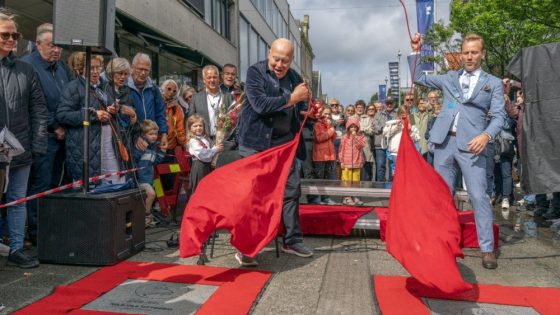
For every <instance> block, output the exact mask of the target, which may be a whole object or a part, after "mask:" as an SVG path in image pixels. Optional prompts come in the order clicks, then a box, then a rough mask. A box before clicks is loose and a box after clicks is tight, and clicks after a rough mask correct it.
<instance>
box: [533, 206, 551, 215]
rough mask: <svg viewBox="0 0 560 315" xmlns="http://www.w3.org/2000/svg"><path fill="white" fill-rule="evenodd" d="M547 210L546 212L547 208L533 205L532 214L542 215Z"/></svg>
mask: <svg viewBox="0 0 560 315" xmlns="http://www.w3.org/2000/svg"><path fill="white" fill-rule="evenodd" d="M547 212H548V208H545V207H539V206H536V207H535V212H533V215H534V216H535V217H542V216H543V214H545V213H547Z"/></svg>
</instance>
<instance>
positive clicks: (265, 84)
mask: <svg viewBox="0 0 560 315" xmlns="http://www.w3.org/2000/svg"><path fill="white" fill-rule="evenodd" d="M286 75H287V76H288V78H289V79H290V85H291V90H287V89H283V88H281V87H280V82H279V80H278V78H277V77H276V75H275V74H274V72H272V71H270V70H269V69H268V61H267V60H263V61H260V62H257V63H256V64H254V65H252V66H251V67H249V69H248V70H247V79H246V84H245V95H246V98H245V104H244V105H243V110H242V113H241V116H240V119H239V127H238V128H239V131H238V140H239V145H240V146H244V147H247V148H251V149H255V150H257V151H263V150H266V149H268V148H270V147H271V146H272V129H273V126H274V119H273V117H274V113H277V112H280V111H282V110H283V109H284V106H285V105H286V104H287V103H288V101H289V100H290V95H291V93H292V91H293V89H294V88H295V87H296V86H297V85H298V84H300V83H302V82H303V79H302V78H301V76H300V75H299V74H297V72H296V71H295V70H293V69H289V70H288V73H287V74H286ZM306 108H307V106H306V105H305V103H304V102H301V103H298V104H296V106H295V110H296V111H298V113H296V114H295V115H294V117H295V119H292V122H291V126H290V128H291V131H292V133H293V134H294V135H296V134H297V132H298V131H299V127H300V122H301V121H300V118H301V117H300V115H299V111H300V110H305V109H306ZM300 143H303V141H300ZM300 146H301V145H300ZM300 151H301V150H300V149H298V158H300V156H299V153H300Z"/></svg>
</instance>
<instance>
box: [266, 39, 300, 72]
mask: <svg viewBox="0 0 560 315" xmlns="http://www.w3.org/2000/svg"><path fill="white" fill-rule="evenodd" d="M293 59H294V45H293V44H292V42H291V41H290V40H289V39H286V38H278V39H277V40H275V41H273V42H272V46H271V47H270V51H269V52H268V68H269V69H270V71H272V72H274V74H276V77H278V79H282V78H283V77H285V76H286V73H288V70H289V69H290V66H291V65H292V61H293Z"/></svg>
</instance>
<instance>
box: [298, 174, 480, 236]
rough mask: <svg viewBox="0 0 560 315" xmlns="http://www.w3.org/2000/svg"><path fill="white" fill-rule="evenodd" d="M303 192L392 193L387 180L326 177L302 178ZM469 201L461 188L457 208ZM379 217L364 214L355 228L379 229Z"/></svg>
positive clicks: (376, 195)
mask: <svg viewBox="0 0 560 315" xmlns="http://www.w3.org/2000/svg"><path fill="white" fill-rule="evenodd" d="M301 193H302V194H303V195H328V196H352V197H364V198H376V199H383V200H388V199H389V196H390V194H391V188H389V185H388V183H386V182H369V181H361V182H351V183H348V182H345V183H343V182H342V181H340V180H326V179H302V180H301ZM468 201H469V196H468V194H467V192H466V191H463V190H460V191H457V192H456V193H455V203H456V206H457V209H460V210H465V209H464V207H465V206H466V205H467V203H468ZM379 227H380V225H379V218H378V217H377V215H376V214H375V212H374V211H372V212H370V213H368V214H366V215H364V216H362V217H361V218H360V219H358V221H357V222H356V225H354V229H362V230H379Z"/></svg>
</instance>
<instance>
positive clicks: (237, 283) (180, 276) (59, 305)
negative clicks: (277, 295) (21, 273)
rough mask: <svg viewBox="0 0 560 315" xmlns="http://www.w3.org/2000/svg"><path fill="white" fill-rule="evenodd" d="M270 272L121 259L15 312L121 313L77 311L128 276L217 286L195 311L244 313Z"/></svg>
mask: <svg viewBox="0 0 560 315" xmlns="http://www.w3.org/2000/svg"><path fill="white" fill-rule="evenodd" d="M271 274H272V273H271V272H268V271H256V270H244V269H228V268H218V267H206V266H185V265H173V264H157V263H142V262H129V261H124V262H121V263H119V264H117V265H115V266H111V267H105V268H101V269H100V270H98V271H96V272H94V273H92V274H90V275H89V276H87V277H85V278H83V279H81V280H78V281H77V282H74V283H72V284H70V285H67V286H59V287H57V288H56V289H55V291H54V292H53V293H52V294H51V295H49V296H47V297H45V298H43V299H42V300H39V301H37V302H35V303H33V304H31V305H29V306H27V307H25V308H23V309H21V310H20V311H18V312H15V313H14V314H30V315H31V314H123V313H109V312H99V311H89V310H80V307H82V306H83V305H86V304H87V303H89V302H91V301H93V300H95V299H96V298H97V297H99V296H101V295H102V294H104V293H106V292H108V291H110V290H111V289H113V288H115V287H116V286H118V285H119V284H121V283H122V282H124V281H126V280H127V279H140V280H157V281H166V282H176V283H191V284H204V285H214V286H219V288H218V289H217V290H216V291H215V292H214V294H213V295H212V296H211V297H210V298H209V299H208V300H207V301H206V303H204V304H203V305H202V307H201V308H200V309H199V310H198V312H197V314H228V315H232V314H247V313H248V312H249V310H250V309H251V306H252V305H253V302H254V301H255V299H256V298H257V297H258V294H259V293H260V292H261V290H262V288H263V287H264V285H265V284H266V282H267V281H268V279H269V278H270V275H271Z"/></svg>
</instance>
